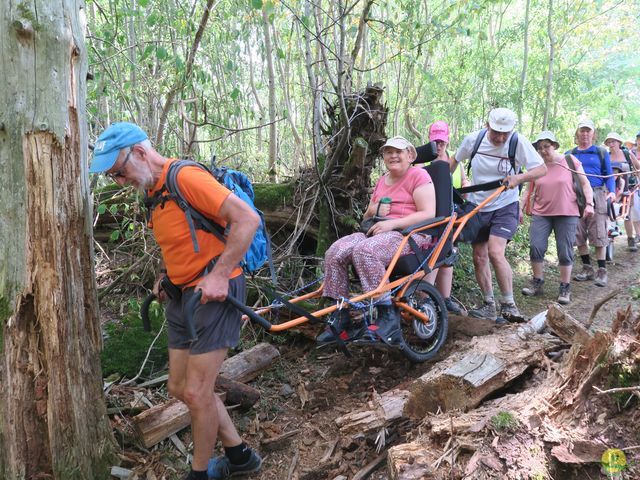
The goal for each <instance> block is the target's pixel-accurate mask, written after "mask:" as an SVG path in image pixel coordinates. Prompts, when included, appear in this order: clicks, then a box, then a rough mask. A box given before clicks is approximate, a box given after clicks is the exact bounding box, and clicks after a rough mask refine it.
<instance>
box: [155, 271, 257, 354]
mask: <svg viewBox="0 0 640 480" xmlns="http://www.w3.org/2000/svg"><path fill="white" fill-rule="evenodd" d="M193 294H194V289H193V287H191V288H187V289H185V290H184V291H183V292H182V298H181V299H180V300H170V301H169V303H168V304H167V307H166V309H165V317H166V318H167V322H168V324H169V328H168V337H169V348H175V349H178V350H185V349H189V350H190V353H191V354H192V355H196V354H200V353H208V352H213V351H214V350H220V349H221V348H231V347H235V346H236V345H237V344H238V342H239V340H240V326H241V324H242V322H241V317H242V314H241V313H240V312H239V311H238V310H237V309H236V308H234V307H233V306H232V305H231V304H229V303H227V302H209V303H205V304H204V305H203V304H201V303H199V304H198V305H197V307H196V311H195V313H194V314H193V323H194V326H195V329H196V334H197V335H198V339H197V340H196V341H195V342H193V344H192V343H191V341H190V335H189V330H188V328H187V326H186V324H185V317H184V315H183V313H182V309H183V306H184V305H185V304H186V303H187V301H188V300H189V299H190V298H191V297H192V296H193ZM229 295H232V296H233V297H235V298H237V299H239V300H241V301H242V302H244V301H245V300H246V285H245V279H244V275H239V276H237V277H235V278H232V279H231V280H229Z"/></svg>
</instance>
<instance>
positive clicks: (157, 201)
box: [145, 160, 275, 277]
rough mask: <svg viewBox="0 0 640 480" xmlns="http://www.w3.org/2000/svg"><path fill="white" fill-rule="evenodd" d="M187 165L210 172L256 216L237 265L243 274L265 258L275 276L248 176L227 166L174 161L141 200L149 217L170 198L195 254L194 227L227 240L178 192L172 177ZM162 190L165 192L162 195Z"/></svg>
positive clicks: (253, 270)
mask: <svg viewBox="0 0 640 480" xmlns="http://www.w3.org/2000/svg"><path fill="white" fill-rule="evenodd" d="M187 166H189V167H198V168H200V169H202V170H205V171H206V172H208V173H210V174H211V175H212V176H213V177H214V178H215V179H216V180H217V181H218V182H219V183H221V184H222V185H224V186H225V187H227V188H228V189H229V190H231V191H232V192H233V193H234V194H235V195H236V196H238V197H239V198H240V199H241V200H243V201H244V202H245V203H247V204H248V205H249V206H250V207H251V208H252V209H253V210H254V211H255V212H256V213H257V214H258V215H259V216H260V227H258V230H257V231H256V233H255V235H254V237H253V241H252V242H251V245H250V246H249V249H248V250H247V253H246V254H245V256H244V258H243V261H242V264H241V265H242V268H243V270H244V271H245V272H246V273H253V272H255V271H256V270H258V269H259V268H260V267H262V266H263V265H264V264H265V262H266V261H269V266H270V267H271V274H272V277H275V274H274V269H273V262H272V259H271V241H270V239H269V235H268V233H267V230H266V226H265V221H264V216H263V214H262V212H261V211H260V210H258V209H257V208H256V206H255V205H254V203H253V201H254V193H253V186H252V185H251V181H250V180H249V178H248V177H247V176H246V175H245V174H244V173H242V172H238V171H237V170H232V169H227V168H225V167H219V168H212V169H209V168H207V167H206V166H205V165H203V164H201V163H198V162H194V161H191V160H176V161H174V162H173V163H171V165H169V169H168V171H167V176H166V179H165V183H164V185H163V186H162V188H161V189H160V190H159V191H158V192H156V193H155V194H154V195H153V197H151V198H147V199H146V201H145V204H146V206H147V209H148V214H149V216H151V212H152V211H153V210H154V209H155V208H156V207H157V206H158V205H162V204H164V202H165V201H167V200H173V201H175V202H176V204H177V205H178V206H179V207H180V208H181V209H182V210H183V211H184V213H185V215H186V217H187V223H188V224H189V231H190V233H191V241H192V242H193V250H194V251H195V252H196V253H198V252H199V251H200V247H199V245H198V238H197V236H196V232H195V231H196V229H199V230H204V231H205V232H208V233H211V234H212V235H215V236H216V237H217V238H218V239H219V240H220V241H221V242H223V243H226V242H227V239H226V234H227V232H226V231H225V229H224V228H223V227H222V226H221V225H218V224H217V223H216V222H215V221H213V220H212V219H210V218H208V217H206V216H205V215H203V214H202V213H201V212H199V211H198V210H197V209H195V208H194V207H192V206H191V205H190V204H189V202H187V200H186V199H185V198H184V196H183V195H182V192H181V191H180V187H179V185H178V182H177V181H176V179H177V177H178V172H180V170H181V169H182V168H184V167H187ZM165 192H166V193H167V194H168V195H165Z"/></svg>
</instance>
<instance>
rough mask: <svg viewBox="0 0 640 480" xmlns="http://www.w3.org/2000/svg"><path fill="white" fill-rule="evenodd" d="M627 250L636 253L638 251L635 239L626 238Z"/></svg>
mask: <svg viewBox="0 0 640 480" xmlns="http://www.w3.org/2000/svg"><path fill="white" fill-rule="evenodd" d="M627 250H629V251H630V252H637V251H638V246H637V245H636V240H635V238H633V237H631V238H628V237H627Z"/></svg>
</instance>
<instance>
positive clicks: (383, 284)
mask: <svg viewBox="0 0 640 480" xmlns="http://www.w3.org/2000/svg"><path fill="white" fill-rule="evenodd" d="M504 189H505V187H504V186H501V187H498V188H497V189H496V190H495V191H494V192H493V193H491V195H489V197H487V198H486V199H485V200H484V201H482V202H481V203H480V204H479V205H478V206H476V207H475V208H474V209H473V210H472V211H471V212H469V213H467V214H466V215H465V216H464V217H462V218H460V219H458V218H457V214H456V213H454V214H453V215H452V216H451V217H446V218H444V219H442V220H440V221H438V222H436V223H432V224H429V225H426V226H424V227H420V228H417V229H415V230H412V232H411V234H414V233H419V232H421V231H424V230H429V229H432V228H435V227H439V226H441V225H445V224H448V225H447V226H446V228H445V230H444V232H443V233H442V235H441V236H440V238H439V239H438V241H437V243H436V247H435V249H434V251H433V253H432V255H431V258H430V259H429V262H428V263H427V265H428V266H429V268H430V269H433V266H434V265H435V263H436V262H437V260H438V257H439V256H440V252H441V251H442V248H443V247H444V245H445V243H446V242H445V241H446V239H447V238H448V237H449V235H450V234H451V232H452V231H453V230H454V227H455V231H454V232H453V238H452V242H453V241H455V240H456V239H457V238H458V236H459V235H460V232H462V229H463V228H464V226H465V224H466V223H467V221H468V219H469V218H471V217H472V216H473V215H475V214H476V213H478V211H479V210H480V209H481V208H482V207H483V206H485V205H486V204H488V203H489V202H491V201H492V200H493V199H495V198H496V197H497V196H498V195H500V194H501V193H502V191H503V190H504ZM452 219H453V221H451V220H452ZM409 236H410V235H406V236H404V238H403V239H402V242H401V243H400V245H399V246H398V250H397V251H396V253H395V255H394V256H393V258H392V259H391V263H389V266H388V267H387V270H386V271H385V274H384V277H382V280H381V281H380V284H379V285H378V286H377V287H376V288H375V289H373V290H371V291H370V292H366V293H362V294H360V295H356V296H355V297H352V298H350V299H349V302H352V303H356V302H360V301H362V300H368V299H370V298H374V297H379V296H380V295H382V294H384V293H386V292H388V291H390V290H393V289H395V288H397V287H400V286H402V285H404V287H403V288H401V289H400V290H399V292H398V294H397V295H396V297H395V298H396V299H400V298H402V297H403V296H404V293H405V291H406V289H407V288H408V287H409V283H410V282H411V281H413V280H420V279H422V278H424V276H425V272H424V270H422V269H420V270H418V271H417V272H414V273H412V274H410V275H406V276H404V277H402V278H398V279H397V280H394V281H392V282H389V281H388V280H389V277H390V276H391V272H393V269H394V268H395V266H396V263H397V262H398V259H399V258H400V256H401V255H400V253H401V252H402V250H403V249H404V247H405V245H406V244H407V242H408V241H409ZM323 286H324V285H320V287H319V288H318V289H316V290H314V291H313V292H309V293H307V294H305V295H301V296H299V297H295V298H292V299H290V300H289V302H290V303H298V302H303V301H305V300H309V299H311V298H318V297H320V296H322V291H323ZM395 305H396V306H397V307H400V308H401V309H402V310H404V311H406V312H407V313H410V314H411V315H413V316H414V317H416V318H419V319H420V320H422V321H423V322H425V323H426V322H428V318H427V317H426V315H424V313H422V312H419V311H417V310H415V309H413V308H411V307H410V306H409V305H407V304H406V303H404V302H400V301H398V300H396V301H395ZM272 308H273V307H271V306H268V307H264V308H261V309H258V310H257V311H256V313H257V314H258V315H264V314H265V313H269V312H270V311H271V310H272ZM337 308H338V306H337V305H331V306H329V307H325V308H322V309H320V310H317V311H315V312H310V313H311V315H312V316H314V317H316V318H322V317H323V316H325V315H327V314H330V313H332V312H334V311H336V310H337ZM243 318H244V319H246V318H247V317H246V315H245V316H243ZM308 321H309V319H308V318H307V317H298V318H294V319H292V320H288V321H286V322H283V323H279V324H275V325H272V327H271V329H270V330H269V331H270V332H282V331H285V330H289V329H290V328H293V327H297V326H298V325H301V324H303V323H306V322H308Z"/></svg>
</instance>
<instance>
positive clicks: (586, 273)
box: [573, 265, 595, 282]
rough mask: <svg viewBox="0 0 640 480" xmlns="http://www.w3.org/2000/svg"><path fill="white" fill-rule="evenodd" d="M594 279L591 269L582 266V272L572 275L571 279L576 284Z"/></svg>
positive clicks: (588, 266) (590, 267)
mask: <svg viewBox="0 0 640 480" xmlns="http://www.w3.org/2000/svg"><path fill="white" fill-rule="evenodd" d="M594 277H595V272H594V271H593V267H592V266H591V265H583V266H582V271H581V272H580V273H578V274H577V275H574V277H573V279H574V280H575V281H576V282H586V281H587V280H593V278H594Z"/></svg>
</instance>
